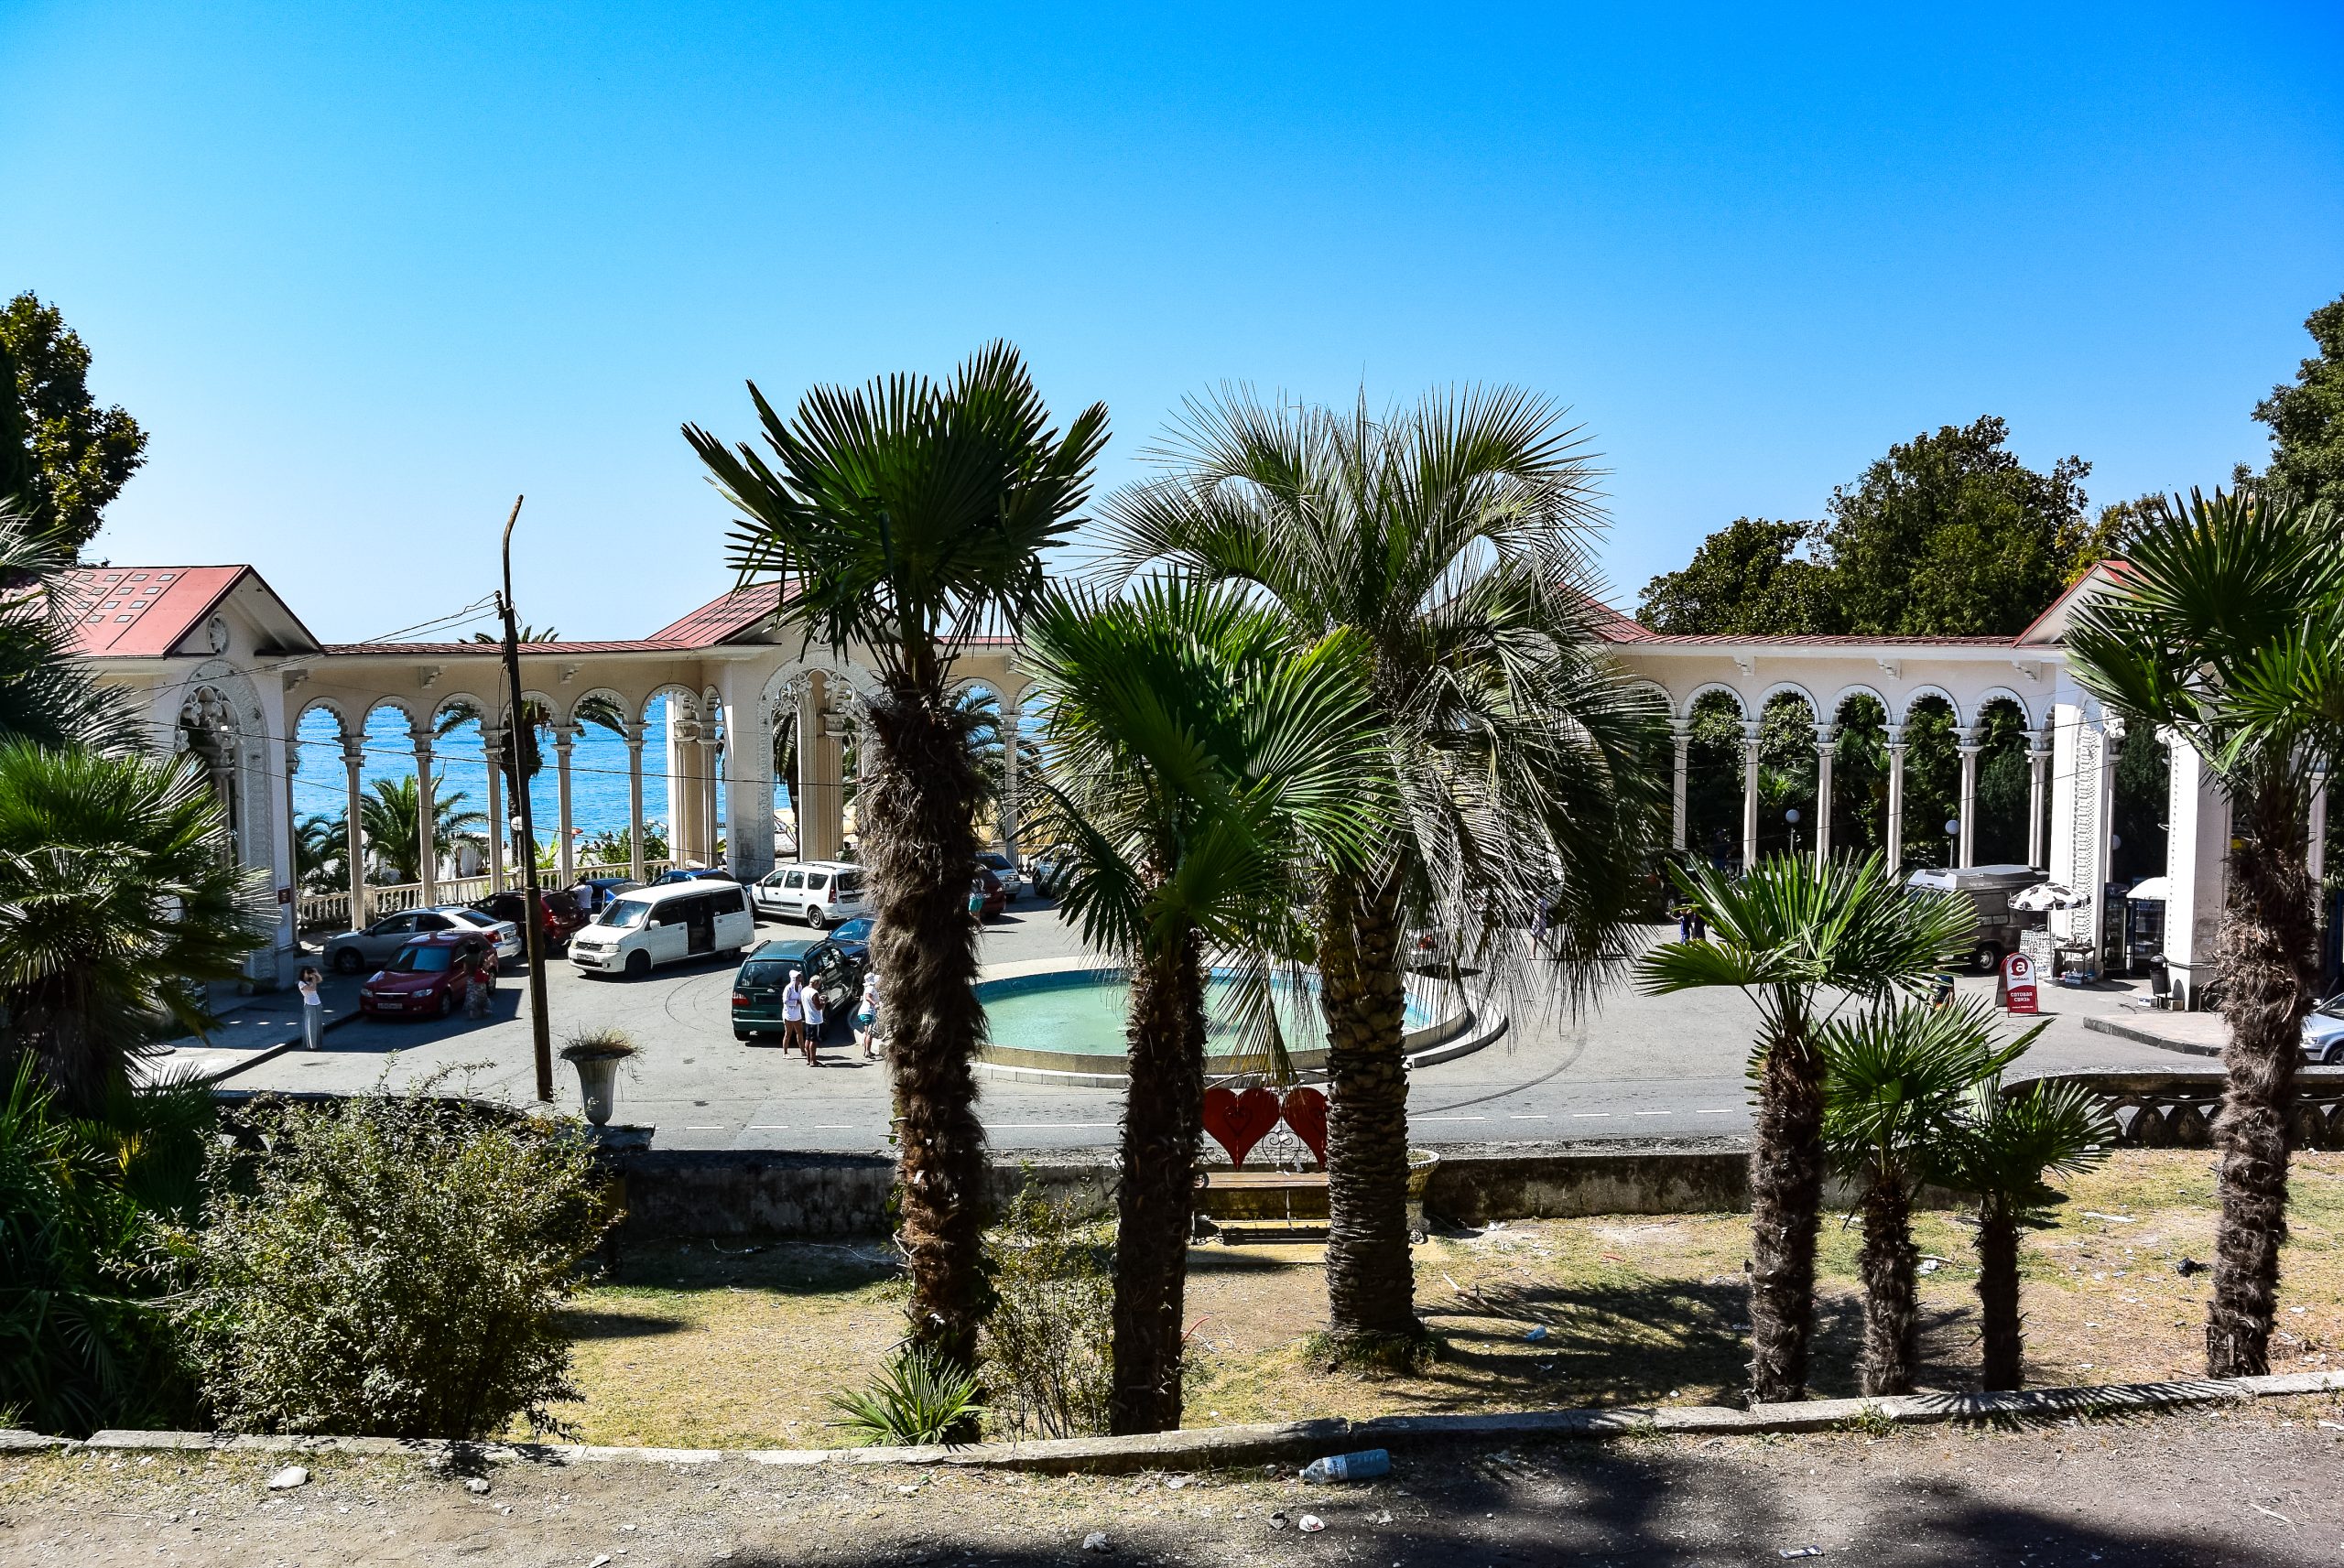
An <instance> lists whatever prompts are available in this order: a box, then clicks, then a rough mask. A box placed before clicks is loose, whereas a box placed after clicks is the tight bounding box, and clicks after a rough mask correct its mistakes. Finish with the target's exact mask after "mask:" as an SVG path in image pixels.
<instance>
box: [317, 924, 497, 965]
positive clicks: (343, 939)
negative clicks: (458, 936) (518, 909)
mask: <svg viewBox="0 0 2344 1568" xmlns="http://www.w3.org/2000/svg"><path fill="white" fill-rule="evenodd" d="M478 929H479V927H478V926H476V925H472V923H471V922H470V921H460V920H457V919H456V918H454V917H453V916H452V915H450V914H447V913H446V912H445V911H442V910H437V909H403V910H401V911H400V912H399V913H398V914H386V915H385V916H383V918H382V919H380V920H378V921H376V922H374V925H370V926H368V927H367V928H366V929H365V930H364V931H345V932H343V933H342V935H339V936H335V937H331V938H329V939H328V940H327V942H326V953H325V958H326V968H330V969H331V970H333V971H334V972H335V973H336V974H342V975H358V974H364V973H365V972H366V971H368V970H370V969H379V968H382V967H383V966H384V965H385V964H387V963H389V962H390V961H391V955H393V954H394V953H396V952H397V951H398V950H399V949H400V948H402V947H404V946H407V938H409V937H411V936H420V935H424V934H425V933H426V932H431V931H472V930H478Z"/></svg>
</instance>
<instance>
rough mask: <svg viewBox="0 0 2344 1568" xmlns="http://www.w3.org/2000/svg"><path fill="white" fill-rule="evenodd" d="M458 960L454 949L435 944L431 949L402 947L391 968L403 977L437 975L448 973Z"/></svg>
mask: <svg viewBox="0 0 2344 1568" xmlns="http://www.w3.org/2000/svg"><path fill="white" fill-rule="evenodd" d="M455 960H456V950H455V949H454V948H453V947H445V946H439V945H438V944H434V945H433V946H429V947H402V948H400V949H399V950H398V956H397V957H394V958H393V959H392V960H391V968H392V970H393V971H394V972H395V973H397V974H402V975H437V974H442V973H444V972H446V971H447V970H448V969H449V968H450V967H452V966H453V965H454V963H455Z"/></svg>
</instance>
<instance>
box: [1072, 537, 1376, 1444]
mask: <svg viewBox="0 0 2344 1568" xmlns="http://www.w3.org/2000/svg"><path fill="white" fill-rule="evenodd" d="M1357 654H1358V648H1357V646H1356V643H1355V640H1354V639H1352V638H1351V637H1350V636H1349V635H1348V634H1345V633H1338V634H1337V635H1335V636H1333V637H1330V638H1328V639H1325V640H1323V641H1321V642H1319V643H1317V644H1315V645H1303V644H1300V643H1297V641H1296V639H1295V638H1294V636H1293V634H1292V633H1291V632H1290V631H1289V630H1288V628H1287V626H1286V622H1285V621H1284V619H1283V618H1282V617H1279V616H1276V615H1275V614H1274V613H1272V612H1270V611H1265V610H1264V609H1260V608H1256V607H1249V606H1248V604H1247V602H1246V597H1245V595H1244V594H1243V591H1242V590H1239V589H1232V588H1229V587H1197V586H1192V585H1184V584H1178V583H1157V584H1154V585H1151V586H1149V587H1148V588H1146V589H1144V590H1143V591H1141V592H1140V593H1138V594H1137V595H1136V596H1134V598H1132V599H1129V600H1121V601H1115V602H1109V603H1098V602H1095V601H1093V600H1090V599H1088V598H1087V597H1074V598H1066V599H1060V600H1054V601H1053V602H1052V603H1051V604H1049V605H1048V606H1047V607H1046V608H1045V609H1044V610H1043V611H1041V612H1040V613H1038V614H1037V615H1036V616H1035V617H1033V618H1032V619H1031V620H1030V621H1029V622H1027V629H1026V656H1027V658H1028V659H1029V660H1030V661H1031V668H1032V669H1033V671H1034V674H1035V676H1036V680H1037V682H1038V683H1039V685H1040V687H1041V688H1042V690H1043V692H1044V693H1045V694H1046V695H1047V697H1048V698H1049V700H1050V701H1051V703H1052V708H1051V711H1050V719H1049V723H1048V726H1047V730H1046V749H1047V752H1048V754H1050V755H1051V756H1052V757H1053V758H1054V759H1055V760H1057V762H1058V763H1059V766H1058V768H1056V769H1055V770H1053V773H1054V776H1056V777H1058V778H1063V779H1064V780H1066V781H1067V782H1066V784H1065V785H1064V786H1063V787H1060V786H1058V785H1057V784H1049V783H1040V784H1037V786H1036V800H1037V804H1038V806H1039V820H1040V821H1041V823H1042V824H1043V826H1044V830H1045V832H1046V833H1047V834H1049V835H1050V836H1052V837H1053V838H1054V841H1057V842H1060V843H1063V844H1065V845H1067V846H1069V855H1068V861H1069V869H1068V872H1067V880H1066V881H1065V883H1064V884H1063V885H1064V889H1065V892H1064V897H1065V900H1066V904H1065V907H1066V911H1067V914H1068V915H1069V918H1070V919H1071V920H1072V921H1073V922H1074V924H1075V925H1076V926H1077V927H1078V928H1079V929H1080V931H1081V932H1082V935H1083V939H1084V941H1086V942H1087V943H1089V944H1090V945H1091V946H1092V947H1094V948H1097V949H1100V950H1101V951H1104V952H1107V953H1111V954H1113V955H1115V956H1116V957H1121V958H1122V959H1123V960H1124V961H1125V963H1127V964H1128V965H1129V967H1130V969H1131V1004H1130V1007H1131V1011H1130V1022H1129V1025H1128V1027H1127V1029H1126V1030H1125V1040H1126V1043H1127V1045H1128V1061H1129V1073H1130V1089H1129V1093H1128V1096H1127V1098H1126V1099H1125V1101H1124V1108H1123V1161H1122V1170H1121V1173H1120V1179H1119V1181H1118V1184H1117V1187H1116V1194H1117V1197H1116V1205H1117V1219H1118V1226H1117V1231H1116V1241H1115V1305H1114V1395H1113V1400H1112V1428H1113V1430H1114V1431H1115V1432H1117V1433H1135V1432H1162V1431H1167V1430H1169V1429H1172V1428H1176V1427H1177V1426H1178V1425H1179V1424H1180V1337H1181V1320H1182V1301H1183V1296H1184V1292H1185V1289H1186V1281H1187V1274H1188V1235H1189V1231H1190V1228H1191V1226H1192V1224H1193V1215H1192V1210H1191V1205H1192V1203H1193V1200H1194V1183H1193V1181H1192V1179H1191V1177H1192V1173H1193V1172H1194V1171H1195V1169H1196V1163H1197V1153H1198V1147H1199V1141H1200V1138H1201V1135H1202V1132H1203V1102H1204V1087H1205V1086H1204V1068H1205V1022H1206V1021H1205V985H1206V978H1207V970H1208V965H1209V964H1210V963H1211V962H1213V961H1215V960H1216V959H1217V960H1219V961H1220V962H1221V963H1222V964H1227V965H1233V966H1234V967H1235V968H1238V969H1239V971H1240V972H1241V973H1243V974H1244V975H1245V976H1247V977H1248V978H1249V979H1251V980H1253V981H1254V982H1255V984H1254V985H1253V987H1252V988H1250V989H1252V990H1253V994H1254V996H1255V997H1257V998H1259V999H1260V1000H1261V1001H1262V1003H1263V1004H1264V1005H1262V1006H1261V1007H1260V1008H1259V1009H1258V1010H1257V1011H1256V1013H1255V1016H1256V1017H1257V1018H1259V1019H1261V1020H1264V1021H1274V1020H1275V1009H1274V1007H1272V1006H1270V1005H1268V1002H1269V997H1268V987H1267V981H1268V979H1269V976H1270V974H1271V972H1272V967H1273V966H1274V965H1275V964H1276V963H1277V961H1278V960H1280V959H1282V958H1284V957H1287V956H1288V955H1289V954H1290V953H1291V952H1292V950H1293V946H1294V942H1295V935H1296V922H1295V920H1294V914H1293V912H1294V910H1295V908H1296V906H1297V893H1298V892H1301V891H1302V890H1301V889H1300V887H1299V886H1298V877H1297V871H1298V870H1299V868H1300V867H1301V866H1302V865H1303V864H1305V863H1307V862H1308V861H1310V860H1318V859H1323V858H1327V857H1329V856H1335V857H1343V856H1355V855H1356V854H1357V853H1358V852H1359V851H1360V849H1361V848H1362V844H1363V842H1364V840H1365V838H1366V837H1367V835H1368V833H1369V832H1370V830H1371V829H1372V827H1373V813H1372V812H1371V810H1370V809H1369V808H1368V804H1367V803H1366V802H1365V801H1364V800H1363V799H1362V795H1361V792H1360V790H1359V788H1358V780H1359V778H1360V775H1361V773H1362V770H1363V768H1364V765H1365V764H1366V762H1367V761H1368V759H1369V756H1370V754H1371V752H1370V748H1371V745H1372V741H1373V731H1372V730H1371V729H1370V727H1369V723H1368V711H1367V707H1366V690H1365V687H1364V686H1363V685H1362V683H1361V681H1360V680H1359V678H1358V668H1357V666H1358V664H1359V660H1358V658H1357ZM1272 1027H1275V1024H1274V1022H1273V1023H1272Z"/></svg>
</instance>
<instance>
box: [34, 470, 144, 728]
mask: <svg viewBox="0 0 2344 1568" xmlns="http://www.w3.org/2000/svg"><path fill="white" fill-rule="evenodd" d="M72 566H73V552H72V550H71V548H70V547H69V546H64V545H61V544H60V543H58V542H57V541H56V540H55V539H54V538H53V537H49V536H45V535H39V534H37V533H36V532H35V531H34V529H33V527H32V525H31V524H30V523H29V522H28V521H27V519H26V517H25V515H24V514H23V513H22V512H20V511H18V510H16V507H15V506H14V505H12V504H10V503H7V502H6V501H5V499H0V741H12V740H20V741H37V742H38V743H40V744H42V745H45V746H94V747H96V748H98V749H99V750H101V751H109V752H126V751H135V750H136V749H138V748H139V747H140V746H142V745H144V744H145V743H146V739H145V736H144V735H143V734H142V732H141V730H140V729H139V725H138V718H137V714H136V712H135V711H134V710H133V708H131V706H130V703H129V700H128V698H127V697H125V695H124V694H123V693H122V692H120V691H118V690H116V689H114V688H112V687H102V686H100V685H99V684H98V682H97V679H96V677H95V676H93V675H92V673H91V670H90V666H89V665H88V664H87V663H86V662H85V661H84V660H82V659H81V657H80V656H79V655H78V654H77V653H76V652H75V647H74V636H73V623H74V622H76V621H77V620H79V619H80V617H81V614H82V613H84V612H85V611H86V609H87V607H86V605H84V604H82V603H81V602H80V601H78V600H76V599H75V597H74V595H73V593H72V591H71V588H70V586H69V583H68V580H67V578H66V573H67V572H69V571H70V570H71V569H72Z"/></svg>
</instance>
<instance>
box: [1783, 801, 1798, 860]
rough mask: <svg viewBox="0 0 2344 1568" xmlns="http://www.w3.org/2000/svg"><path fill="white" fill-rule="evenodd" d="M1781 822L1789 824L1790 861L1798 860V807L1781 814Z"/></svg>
mask: <svg viewBox="0 0 2344 1568" xmlns="http://www.w3.org/2000/svg"><path fill="white" fill-rule="evenodd" d="M1783 820H1784V821H1785V822H1787V823H1789V824H1790V829H1791V859H1792V860H1797V859H1798V807H1797V806H1792V807H1790V808H1789V809H1787V810H1786V811H1785V812H1784V813H1783Z"/></svg>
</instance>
